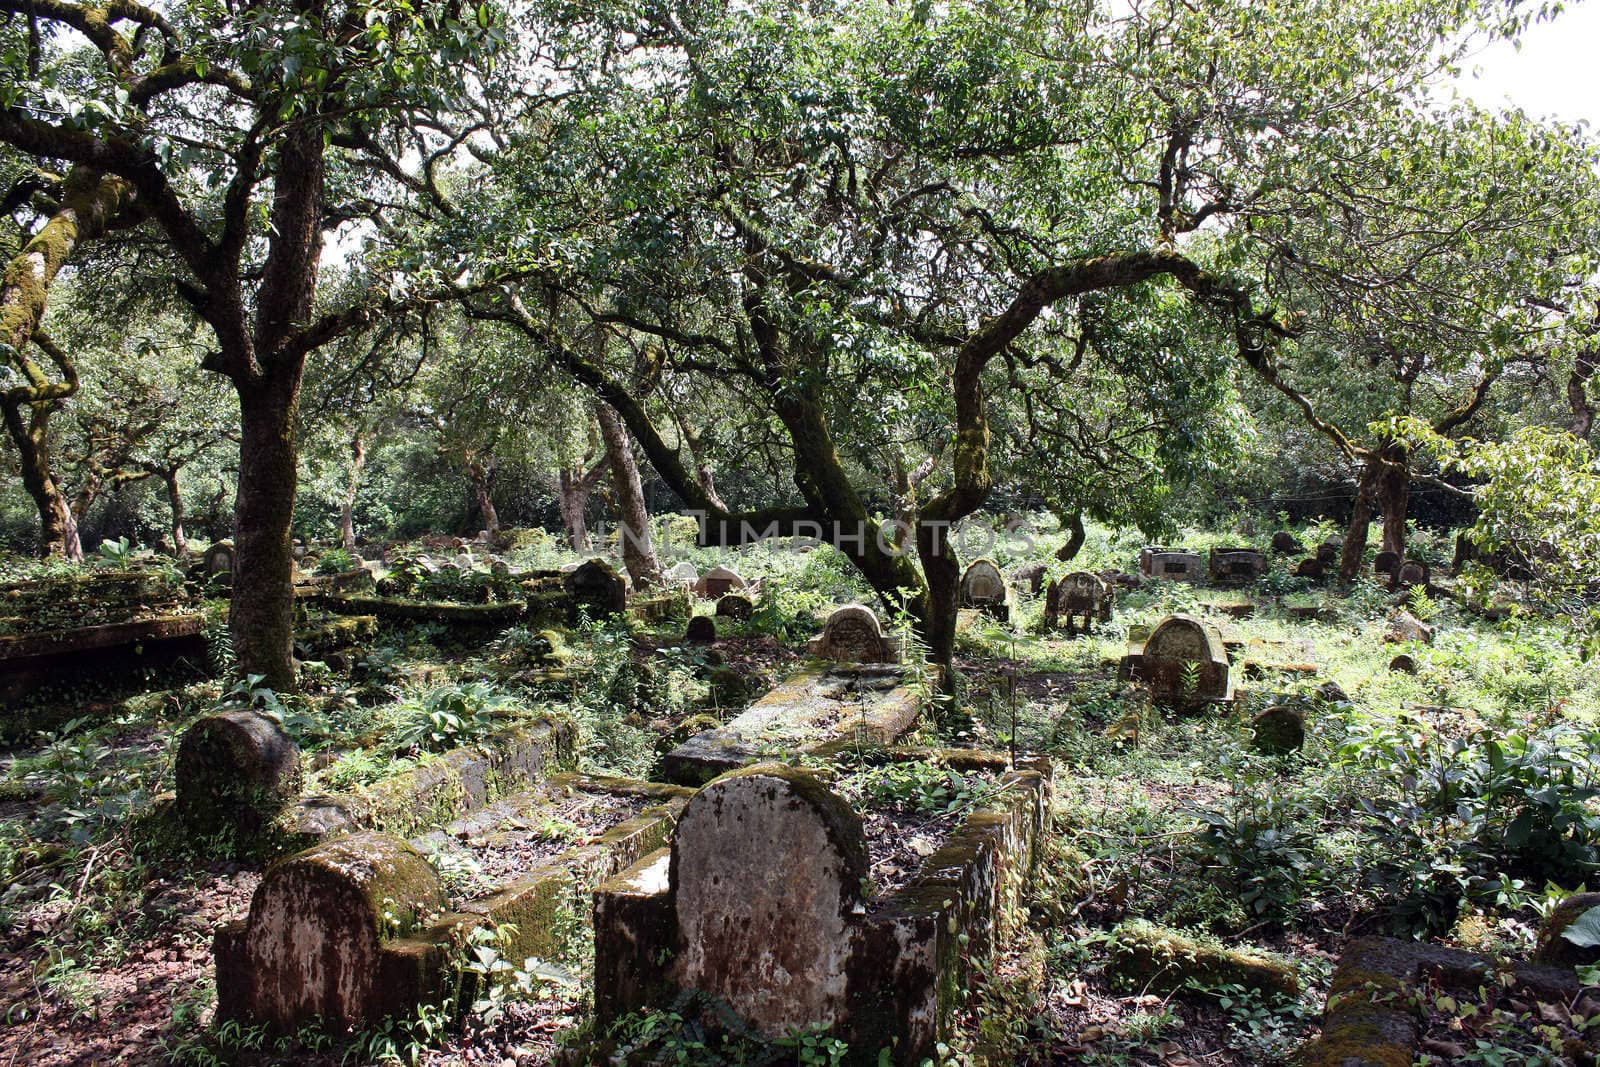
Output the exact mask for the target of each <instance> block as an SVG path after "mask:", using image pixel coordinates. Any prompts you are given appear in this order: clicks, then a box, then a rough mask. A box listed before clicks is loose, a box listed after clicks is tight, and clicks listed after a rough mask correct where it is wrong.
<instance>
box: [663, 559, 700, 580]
mask: <svg viewBox="0 0 1600 1067" xmlns="http://www.w3.org/2000/svg"><path fill="white" fill-rule="evenodd" d="M661 578H662V580H663V581H665V582H666V583H667V584H668V585H685V586H693V585H694V583H696V582H698V581H699V580H700V572H699V571H697V570H695V567H694V564H693V563H690V562H689V561H688V560H683V561H681V562H678V563H674V564H673V565H672V566H670V567H668V568H667V570H666V572H665V573H664V574H662V576H661Z"/></svg>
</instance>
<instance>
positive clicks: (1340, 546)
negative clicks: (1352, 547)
mask: <svg viewBox="0 0 1600 1067" xmlns="http://www.w3.org/2000/svg"><path fill="white" fill-rule="evenodd" d="M1343 554H1344V538H1343V537H1341V536H1340V535H1338V534H1329V535H1328V538H1327V540H1325V541H1323V542H1322V544H1320V545H1318V546H1317V559H1319V560H1321V561H1322V565H1323V566H1324V567H1332V566H1335V565H1337V564H1338V562H1339V557H1340V556H1341V555H1343Z"/></svg>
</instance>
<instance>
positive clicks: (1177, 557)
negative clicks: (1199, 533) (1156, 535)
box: [1139, 548, 1205, 582]
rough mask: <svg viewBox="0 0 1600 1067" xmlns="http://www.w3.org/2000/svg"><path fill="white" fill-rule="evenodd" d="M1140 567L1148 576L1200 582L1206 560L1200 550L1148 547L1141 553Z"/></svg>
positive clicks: (1165, 579)
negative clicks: (1201, 556) (1188, 550)
mask: <svg viewBox="0 0 1600 1067" xmlns="http://www.w3.org/2000/svg"><path fill="white" fill-rule="evenodd" d="M1139 569H1140V571H1141V572H1143V574H1144V575H1145V576H1146V577H1147V578H1158V579H1161V580H1163V581H1172V582H1198V581H1199V580H1200V575H1201V573H1202V571H1203V570H1204V569H1205V561H1204V560H1202V559H1201V558H1200V553H1198V552H1182V551H1174V550H1169V549H1165V548H1147V549H1145V550H1144V551H1143V552H1141V553H1140V555H1139Z"/></svg>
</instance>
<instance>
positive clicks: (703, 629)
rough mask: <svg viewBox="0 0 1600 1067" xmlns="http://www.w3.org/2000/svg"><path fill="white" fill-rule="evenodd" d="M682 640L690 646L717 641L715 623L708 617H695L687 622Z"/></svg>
mask: <svg viewBox="0 0 1600 1067" xmlns="http://www.w3.org/2000/svg"><path fill="white" fill-rule="evenodd" d="M683 639H684V640H685V641H688V642H689V643H691V644H696V645H705V644H710V643H711V642H712V641H715V640H716V639H717V621H716V620H715V619H713V618H712V617H711V616H710V615H696V616H694V617H693V618H691V619H690V620H689V626H688V628H687V629H686V630H684V632H683Z"/></svg>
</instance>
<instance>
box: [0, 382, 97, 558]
mask: <svg viewBox="0 0 1600 1067" xmlns="http://www.w3.org/2000/svg"><path fill="white" fill-rule="evenodd" d="M29 407H31V408H32V409H33V410H32V413H31V417H30V418H29V419H26V420H24V419H23V417H22V408H23V405H22V404H19V403H15V402H12V401H9V400H8V401H6V402H5V403H4V404H0V408H3V409H4V414H5V423H6V432H7V434H8V435H9V436H10V437H11V443H12V444H14V445H16V446H17V456H18V464H19V466H20V467H21V468H22V485H23V488H25V489H26V490H27V491H28V496H29V497H31V498H32V499H33V503H34V506H35V507H36V508H38V509H39V550H40V554H41V555H44V556H59V557H62V558H64V559H69V560H73V561H74V562H76V561H78V560H81V559H83V544H82V543H81V542H80V541H79V540H78V522H77V519H76V518H74V517H73V514H72V508H71V507H70V506H69V505H68V503H67V496H66V494H65V493H63V492H62V491H61V485H60V483H58V482H57V481H56V478H55V475H54V474H52V473H51V471H50V435H49V428H50V416H51V414H53V413H54V410H55V402H54V401H48V402H46V403H43V404H31V405H29Z"/></svg>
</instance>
